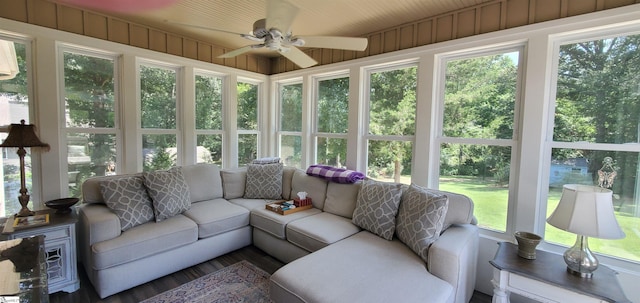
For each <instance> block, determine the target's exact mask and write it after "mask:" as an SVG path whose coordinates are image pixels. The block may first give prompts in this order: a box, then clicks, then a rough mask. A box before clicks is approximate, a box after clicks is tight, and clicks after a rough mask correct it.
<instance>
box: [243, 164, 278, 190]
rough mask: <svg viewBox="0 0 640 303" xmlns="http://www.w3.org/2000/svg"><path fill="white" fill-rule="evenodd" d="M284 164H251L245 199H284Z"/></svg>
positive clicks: (248, 170)
mask: <svg viewBox="0 0 640 303" xmlns="http://www.w3.org/2000/svg"><path fill="white" fill-rule="evenodd" d="M282 170H283V168H282V163H274V164H249V166H248V167H247V184H246V186H245V190H244V197H245V198H247V199H282Z"/></svg>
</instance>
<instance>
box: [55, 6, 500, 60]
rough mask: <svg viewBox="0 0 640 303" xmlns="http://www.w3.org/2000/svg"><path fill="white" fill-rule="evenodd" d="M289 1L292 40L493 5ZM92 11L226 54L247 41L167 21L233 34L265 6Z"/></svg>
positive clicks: (362, 33)
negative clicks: (293, 15) (294, 13)
mask: <svg viewBox="0 0 640 303" xmlns="http://www.w3.org/2000/svg"><path fill="white" fill-rule="evenodd" d="M67 1H69V0H67ZM288 1H289V2H290V3H291V4H293V5H295V6H296V7H298V8H299V9H300V11H299V13H298V15H297V17H296V19H295V20H294V22H293V24H292V32H293V34H294V35H307V36H310V35H323V36H355V37H366V35H367V34H369V33H372V32H377V31H380V30H383V29H386V28H391V27H395V26H398V25H401V24H405V23H409V22H412V21H416V20H420V19H424V18H427V17H431V16H437V15H440V14H444V13H447V12H451V11H456V10H460V9H463V8H466V7H471V6H475V5H478V4H482V3H486V2H491V1H493V0H402V1H390V0H322V1H319V0H288ZM54 2H60V3H65V2H66V1H65V0H56V1H54ZM165 2H166V1H165ZM65 4H68V3H65ZM95 11H96V12H100V13H104V14H108V15H111V16H114V17H117V18H120V19H122V20H126V21H129V22H132V23H137V24H141V25H145V26H148V27H150V28H156V29H159V30H163V31H166V32H171V33H175V34H179V35H183V36H186V37H192V38H195V39H197V40H200V41H204V42H208V43H211V44H213V45H218V46H222V47H225V48H228V49H229V50H230V49H235V48H239V47H242V46H245V45H248V44H251V43H252V42H251V41H248V40H246V39H244V38H241V37H239V36H237V35H233V34H229V33H223V32H218V31H210V30H205V29H199V28H194V27H188V26H183V25H178V24H175V23H172V22H166V20H171V21H174V22H179V23H188V24H193V25H197V26H202V27H210V28H215V29H220V30H224V31H229V32H234V33H248V32H249V31H251V30H252V25H253V22H254V21H256V20H258V19H261V18H264V17H265V14H266V1H265V0H178V1H177V2H175V3H173V4H171V5H169V6H167V7H164V8H160V9H154V10H149V11H142V12H136V13H115V12H107V11H100V10H95ZM253 53H255V54H259V55H267V56H270V55H272V53H271V52H266V51H264V50H257V51H253ZM274 55H275V54H274Z"/></svg>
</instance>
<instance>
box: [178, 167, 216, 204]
mask: <svg viewBox="0 0 640 303" xmlns="http://www.w3.org/2000/svg"><path fill="white" fill-rule="evenodd" d="M182 175H183V176H184V179H185V181H187V184H188V185H189V192H190V194H191V202H192V203H193V202H199V201H206V200H212V199H216V198H222V195H223V191H222V179H221V177H220V168H218V166H217V165H215V164H207V163H200V164H194V165H185V166H183V167H182Z"/></svg>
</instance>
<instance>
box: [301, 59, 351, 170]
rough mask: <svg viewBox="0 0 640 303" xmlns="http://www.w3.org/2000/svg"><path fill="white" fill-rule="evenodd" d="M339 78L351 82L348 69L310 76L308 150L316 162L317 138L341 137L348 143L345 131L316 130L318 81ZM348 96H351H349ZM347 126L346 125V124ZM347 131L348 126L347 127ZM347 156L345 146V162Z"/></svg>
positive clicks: (317, 120) (347, 152)
mask: <svg viewBox="0 0 640 303" xmlns="http://www.w3.org/2000/svg"><path fill="white" fill-rule="evenodd" d="M340 78H347V79H348V80H349V83H350V82H351V81H350V79H349V71H348V70H341V71H336V72H333V73H330V74H323V75H316V76H314V77H312V79H313V93H312V96H313V97H312V107H311V125H312V128H311V140H310V141H311V149H310V150H309V152H310V153H311V155H310V156H311V159H312V161H313V162H314V163H317V162H318V138H327V139H343V140H345V141H347V144H348V139H349V136H348V135H349V134H348V132H346V133H325V132H319V131H318V123H319V119H318V105H319V103H318V99H319V97H320V92H319V90H320V82H322V81H326V80H335V79H340ZM350 91H351V89H350V88H349V92H350ZM349 98H351V97H350V96H349ZM347 102H349V100H347ZM348 119H349V116H348V113H347V124H348ZM347 126H348V125H347ZM347 131H348V128H347ZM348 158H349V149H348V148H347V151H346V155H345V159H344V161H345V164H346V161H347V159H348Z"/></svg>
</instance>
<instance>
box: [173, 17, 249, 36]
mask: <svg viewBox="0 0 640 303" xmlns="http://www.w3.org/2000/svg"><path fill="white" fill-rule="evenodd" d="M164 22H166V23H171V24H177V25H182V26H188V27H193V28H199V29H206V30H209V31H215V32H221V33H227V34H232V35H237V36H241V37H244V36H247V34H241V33H236V32H230V31H226V30H223V29H217V28H212V27H207V26H202V25H196V24H189V23H182V22H178V21H173V20H164Z"/></svg>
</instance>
